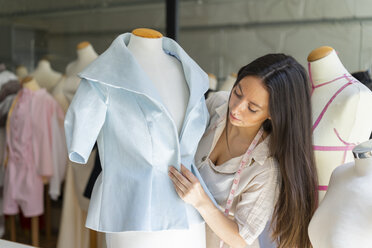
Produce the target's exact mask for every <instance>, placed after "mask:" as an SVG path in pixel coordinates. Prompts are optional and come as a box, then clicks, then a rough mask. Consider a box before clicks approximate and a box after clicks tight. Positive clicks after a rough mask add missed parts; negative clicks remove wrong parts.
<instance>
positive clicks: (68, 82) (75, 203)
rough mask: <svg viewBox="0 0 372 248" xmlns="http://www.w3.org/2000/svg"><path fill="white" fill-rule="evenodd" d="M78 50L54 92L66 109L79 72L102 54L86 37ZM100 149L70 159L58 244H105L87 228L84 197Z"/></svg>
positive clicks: (60, 246)
mask: <svg viewBox="0 0 372 248" xmlns="http://www.w3.org/2000/svg"><path fill="white" fill-rule="evenodd" d="M76 52H77V59H76V60H74V61H72V62H71V63H69V64H68V65H67V67H66V75H63V76H62V77H61V79H60V80H59V82H58V83H57V85H56V86H55V87H54V89H53V92H52V95H53V97H54V99H55V100H56V101H57V102H58V103H59V105H60V106H61V107H62V109H63V110H64V112H65V113H66V112H67V109H68V107H69V105H70V103H71V100H72V98H73V96H74V95H75V92H76V90H77V88H78V87H79V84H80V80H81V79H80V78H79V77H78V76H77V75H78V73H79V72H81V71H82V70H84V68H85V67H87V66H88V65H89V64H90V63H92V62H93V60H95V59H96V58H97V57H98V55H97V53H96V52H95V51H94V49H93V47H92V45H91V44H90V43H89V42H86V41H85V42H81V43H79V44H78V45H77V51H76ZM96 152H97V150H96V149H94V150H93V151H92V153H91V154H90V156H89V159H88V162H87V164H86V165H85V166H81V165H79V164H74V163H72V162H71V161H69V164H68V166H67V171H66V180H65V190H64V195H65V196H64V203H63V209H62V216H63V220H62V221H61V225H60V231H59V237H58V242H57V248H70V247H81V248H88V247H89V240H90V239H92V240H96V242H97V243H98V246H97V247H98V248H100V247H104V246H103V245H102V244H104V242H102V239H104V235H103V234H101V233H98V232H94V231H89V229H87V228H85V222H86V217H87V212H88V207H89V199H88V198H86V197H84V195H83V193H84V190H85V187H86V185H87V182H88V180H89V177H90V174H91V173H92V170H93V167H94V163H95V157H96ZM66 240H67V241H66Z"/></svg>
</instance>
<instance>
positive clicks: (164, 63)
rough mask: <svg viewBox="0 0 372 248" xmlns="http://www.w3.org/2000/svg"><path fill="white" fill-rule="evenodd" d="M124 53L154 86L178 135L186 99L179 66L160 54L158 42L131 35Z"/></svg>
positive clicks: (160, 40) (159, 39) (174, 61)
mask: <svg viewBox="0 0 372 248" xmlns="http://www.w3.org/2000/svg"><path fill="white" fill-rule="evenodd" d="M128 49H129V50H130V51H131V53H132V55H133V56H134V57H135V59H136V61H137V62H138V64H139V65H140V66H141V68H142V69H143V70H144V72H145V73H146V74H147V76H148V77H149V79H150V80H151V82H152V83H153V84H154V85H155V86H156V89H157V90H158V92H159V95H160V97H161V99H162V100H163V104H164V105H165V107H166V108H167V110H168V111H169V113H170V114H171V116H172V118H173V120H174V122H175V124H176V126H177V130H178V133H180V131H181V128H182V124H183V119H184V116H185V112H186V108H187V103H188V99H189V96H190V94H189V89H188V86H187V83H186V80H185V77H184V72H183V69H182V65H181V63H180V62H179V61H178V60H177V59H176V58H174V57H173V56H169V55H167V54H166V53H165V52H164V51H163V48H162V38H146V37H140V36H137V35H134V34H133V33H132V36H131V39H130V42H129V44H128Z"/></svg>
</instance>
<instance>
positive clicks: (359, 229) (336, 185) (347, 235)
mask: <svg viewBox="0 0 372 248" xmlns="http://www.w3.org/2000/svg"><path fill="white" fill-rule="evenodd" d="M364 145H365V146H368V147H369V149H370V150H372V141H371V140H370V141H367V142H365V143H363V144H361V145H359V146H357V147H356V148H359V147H360V146H364ZM353 151H354V152H355V149H354V150H353ZM371 182H372V158H371V157H370V158H362V159H355V163H354V162H350V163H347V164H344V165H341V166H339V167H337V168H336V169H335V170H334V172H333V173H332V177H331V180H330V184H329V189H328V191H327V194H326V196H325V198H324V200H323V201H322V203H321V205H320V206H319V208H318V209H317V211H316V213H315V215H314V216H313V219H312V220H311V223H310V226H309V237H310V240H311V243H312V244H313V247H314V248H336V247H337V248H344V247H345V248H346V247H370V246H371V244H372V238H371V232H372V222H371V219H372V208H371V206H372V197H371V196H372V187H371Z"/></svg>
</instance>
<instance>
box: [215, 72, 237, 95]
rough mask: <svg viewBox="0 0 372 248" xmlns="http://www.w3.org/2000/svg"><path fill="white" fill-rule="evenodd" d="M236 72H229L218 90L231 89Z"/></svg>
mask: <svg viewBox="0 0 372 248" xmlns="http://www.w3.org/2000/svg"><path fill="white" fill-rule="evenodd" d="M236 77H237V75H236V73H231V74H230V75H228V76H227V78H226V79H225V81H224V82H223V83H222V85H221V87H220V89H219V90H220V91H229V92H230V91H231V89H232V87H233V85H234V83H235V81H236Z"/></svg>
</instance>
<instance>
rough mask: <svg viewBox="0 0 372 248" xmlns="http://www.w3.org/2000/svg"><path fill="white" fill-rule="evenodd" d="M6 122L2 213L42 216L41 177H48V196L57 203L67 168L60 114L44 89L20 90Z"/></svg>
mask: <svg viewBox="0 0 372 248" xmlns="http://www.w3.org/2000/svg"><path fill="white" fill-rule="evenodd" d="M10 113H11V114H10V118H8V122H7V128H6V129H7V137H6V140H7V153H8V154H7V164H6V171H5V180H4V210H3V211H4V213H5V214H9V215H14V214H17V213H18V206H19V207H20V208H21V209H22V212H23V213H24V215H25V216H26V217H32V216H38V215H41V214H42V213H43V211H44V208H43V189H44V185H43V181H42V176H46V177H50V178H51V179H50V191H49V194H50V195H51V197H52V198H53V199H56V197H58V195H59V193H60V184H61V181H62V179H63V177H64V170H65V166H66V155H65V154H66V153H67V152H66V146H65V144H64V139H63V136H64V133H63V128H62V121H63V118H64V116H63V112H62V110H61V108H60V107H59V106H58V104H57V102H56V101H55V100H54V99H53V98H52V97H51V96H50V95H49V94H48V93H47V92H46V90H45V89H41V90H37V91H31V90H29V89H27V88H23V89H22V90H21V91H20V92H19V93H18V94H17V96H16V99H15V101H14V103H13V105H12V108H11V112H10Z"/></svg>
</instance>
